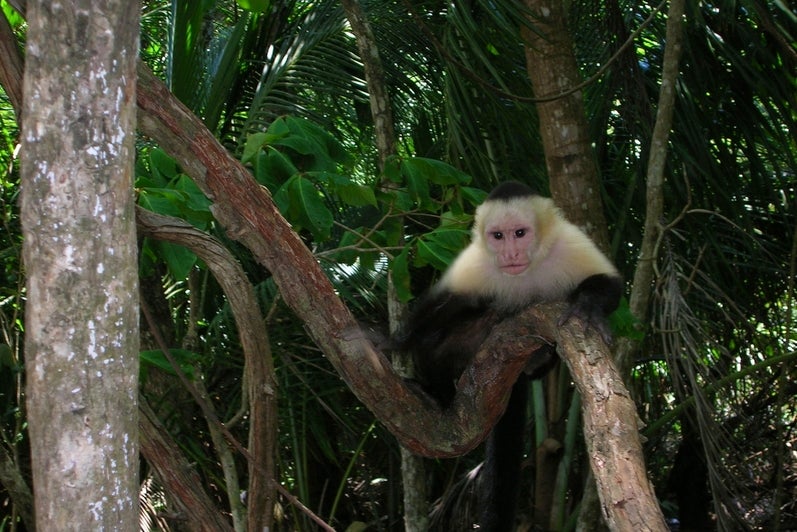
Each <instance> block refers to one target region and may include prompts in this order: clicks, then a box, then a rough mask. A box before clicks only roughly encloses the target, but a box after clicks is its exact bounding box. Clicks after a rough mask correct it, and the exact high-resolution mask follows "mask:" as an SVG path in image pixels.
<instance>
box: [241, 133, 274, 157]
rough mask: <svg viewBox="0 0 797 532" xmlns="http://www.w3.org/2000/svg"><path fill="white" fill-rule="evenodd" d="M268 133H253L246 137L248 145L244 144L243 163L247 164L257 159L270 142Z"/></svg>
mask: <svg viewBox="0 0 797 532" xmlns="http://www.w3.org/2000/svg"><path fill="white" fill-rule="evenodd" d="M268 138H269V134H268V133H252V134H251V135H249V136H248V137H246V144H244V152H243V155H241V162H242V163H244V164H246V163H248V162H250V161H252V160H253V159H254V158H255V155H257V154H258V153H260V150H261V149H262V148H263V146H265V145H266V142H267V141H268Z"/></svg>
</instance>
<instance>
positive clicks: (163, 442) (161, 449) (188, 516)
mask: <svg viewBox="0 0 797 532" xmlns="http://www.w3.org/2000/svg"><path fill="white" fill-rule="evenodd" d="M140 401H141V415H140V416H139V420H138V423H139V427H140V431H141V432H140V434H141V454H142V455H143V456H144V458H146V460H147V462H148V463H149V465H150V466H151V467H152V468H153V469H154V470H155V473H156V474H157V475H158V480H159V481H160V482H161V484H162V485H163V487H164V488H165V489H166V492H167V493H168V494H169V498H170V500H172V501H174V503H175V505H176V506H177V508H178V510H179V513H178V514H177V515H173V516H172V518H173V520H174V524H175V525H178V528H180V529H182V528H183V527H184V528H185V529H186V530H194V531H196V532H224V531H232V526H231V525H230V523H229V522H228V521H227V520H226V519H224V517H223V516H222V514H221V512H219V511H218V509H217V508H216V505H215V504H214V502H213V500H212V499H211V498H210V497H209V496H208V494H207V493H206V492H205V490H204V489H203V488H202V481H201V479H200V477H199V475H198V474H197V472H196V471H195V470H194V468H193V466H192V465H191V464H190V463H188V461H187V460H186V459H185V457H184V456H183V454H182V452H181V451H180V448H179V447H178V446H177V444H175V443H174V441H172V439H171V438H170V437H169V435H168V434H169V431H168V430H167V429H166V427H164V426H163V425H162V424H161V422H160V420H158V417H157V416H156V415H155V413H154V412H152V409H150V407H149V405H147V404H146V402H145V400H144V399H143V398H141V399H140Z"/></svg>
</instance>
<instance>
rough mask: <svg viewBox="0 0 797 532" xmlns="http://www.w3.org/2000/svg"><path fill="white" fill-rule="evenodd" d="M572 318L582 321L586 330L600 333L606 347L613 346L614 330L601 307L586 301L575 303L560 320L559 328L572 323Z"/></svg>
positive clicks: (581, 300)
mask: <svg viewBox="0 0 797 532" xmlns="http://www.w3.org/2000/svg"><path fill="white" fill-rule="evenodd" d="M570 318H578V319H580V320H581V321H582V322H583V323H584V328H585V330H589V329H590V328H592V329H595V330H596V331H598V333H600V335H601V338H603V341H604V342H606V345H611V343H612V329H611V327H610V326H609V319H608V316H606V311H605V309H604V308H603V307H602V306H601V305H596V304H595V303H591V302H589V301H585V300H584V299H580V300H577V301H574V302H573V303H572V304H571V305H570V306H569V307H568V308H567V310H566V311H565V312H564V313H563V314H562V316H561V317H560V318H559V321H558V322H557V326H559V327H561V326H563V325H564V324H565V323H567V322H568V321H570Z"/></svg>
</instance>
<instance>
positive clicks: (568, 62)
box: [523, 0, 609, 250]
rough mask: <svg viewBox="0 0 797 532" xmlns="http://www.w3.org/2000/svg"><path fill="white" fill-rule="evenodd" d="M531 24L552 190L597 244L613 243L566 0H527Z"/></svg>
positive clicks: (532, 67)
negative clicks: (566, 9)
mask: <svg viewBox="0 0 797 532" xmlns="http://www.w3.org/2000/svg"><path fill="white" fill-rule="evenodd" d="M525 1H526V7H528V9H529V13H530V15H529V18H530V24H532V25H533V27H534V31H531V30H529V29H525V31H524V32H523V37H524V39H525V41H526V68H527V70H528V73H529V79H530V80H531V85H532V88H533V89H534V96H535V98H538V99H540V100H543V101H540V102H538V103H537V114H538V115H539V118H540V136H541V138H542V144H543V149H544V150H545V165H546V167H547V169H548V179H549V181H550V188H551V196H552V197H553V199H554V201H555V202H556V204H557V205H559V206H560V207H561V208H562V210H563V211H564V212H565V213H566V214H567V217H568V218H569V219H570V221H572V222H573V223H574V224H576V225H578V226H579V227H582V228H583V229H584V230H585V231H586V232H587V234H589V235H590V237H592V239H593V240H595V242H596V243H597V244H598V246H599V247H600V248H601V249H603V250H607V249H608V247H609V238H608V232H607V231H606V219H605V217H604V214H603V203H602V201H601V194H600V190H601V189H600V177H599V175H598V165H597V161H596V160H595V153H594V151H593V149H592V139H590V137H589V127H588V124H587V115H586V112H585V110H584V101H583V96H582V94H581V91H580V90H576V91H573V90H572V89H573V88H574V87H576V86H578V84H579V83H580V82H581V75H580V73H579V70H578V64H577V63H576V57H575V54H574V51H573V42H572V40H571V38H570V32H569V30H568V27H567V20H566V18H567V15H566V13H565V6H566V4H565V3H564V2H560V1H558V0H525Z"/></svg>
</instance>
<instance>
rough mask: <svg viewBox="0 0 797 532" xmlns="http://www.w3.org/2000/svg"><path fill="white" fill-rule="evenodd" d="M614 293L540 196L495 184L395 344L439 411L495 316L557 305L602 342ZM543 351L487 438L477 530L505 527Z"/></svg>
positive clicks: (549, 356)
mask: <svg viewBox="0 0 797 532" xmlns="http://www.w3.org/2000/svg"><path fill="white" fill-rule="evenodd" d="M621 293H622V280H621V278H620V276H619V274H618V272H617V269H616V268H615V267H614V265H613V264H612V263H611V262H610V261H609V259H607V258H606V256H605V255H604V254H603V253H601V251H600V250H599V249H598V248H597V247H596V246H595V244H594V243H593V242H592V240H590V238H589V237H588V236H587V235H586V234H584V232H582V231H581V230H580V229H579V228H578V227H576V226H575V225H573V224H571V223H570V222H568V221H567V220H566V219H565V218H564V216H563V215H562V213H561V212H560V211H559V209H558V208H557V207H556V206H555V205H554V204H553V201H552V200H551V199H550V198H545V197H542V196H538V195H536V194H534V192H533V191H532V190H531V189H530V188H529V187H527V186H526V185H524V184H522V183H518V182H515V181H510V182H506V183H503V184H501V185H498V186H497V187H496V188H495V189H494V190H493V191H492V192H491V193H490V195H489V196H487V199H486V200H485V201H484V203H483V204H482V205H481V206H479V208H478V209H476V216H475V221H474V224H473V230H472V237H471V243H470V245H469V246H468V247H467V248H465V249H464V250H463V251H462V252H461V253H460V254H459V256H458V257H457V258H456V259H455V260H454V262H453V263H452V264H451V266H450V267H449V268H448V270H447V271H446V272H445V274H444V275H443V277H442V279H441V280H440V281H439V282H438V283H437V284H436V285H435V286H434V287H433V288H432V289H431V290H430V292H429V294H428V295H427V296H425V297H424V298H423V299H421V301H420V302H419V304H418V305H417V306H416V308H415V309H414V310H413V312H412V313H411V315H410V317H409V319H408V320H407V322H406V324H405V326H404V328H403V330H402V332H401V333H400V334H399V337H398V338H397V343H398V345H399V346H400V347H401V348H402V350H404V351H408V352H410V353H412V357H413V361H414V364H415V372H416V380H417V381H418V383H419V384H420V385H421V387H422V388H423V389H424V391H426V392H427V393H428V394H429V395H431V396H432V397H433V398H434V399H436V400H437V402H438V403H439V404H440V405H441V406H442V407H443V408H446V407H448V406H450V404H451V402H452V401H453V399H454V395H455V394H456V382H457V380H458V379H459V377H460V375H461V374H462V372H463V371H464V370H465V368H466V367H467V365H468V364H470V362H471V360H472V359H473V357H474V355H475V354H476V352H477V351H478V350H479V348H480V346H481V344H482V342H483V341H484V340H485V339H486V338H487V336H488V335H489V334H490V331H491V330H492V328H493V327H494V326H495V325H496V324H498V323H499V322H500V321H502V320H503V319H506V318H508V317H512V316H514V315H516V314H517V313H519V312H520V311H521V310H523V309H524V308H525V307H527V306H528V305H531V304H535V303H541V302H551V301H567V302H569V306H568V309H567V310H566V311H565V313H564V314H563V315H562V316H561V318H560V320H559V324H560V325H563V324H564V323H565V322H566V321H567V320H569V319H570V318H571V317H573V316H576V317H578V318H581V319H582V320H584V321H585V322H586V324H587V326H588V327H594V328H596V329H597V330H598V331H600V333H601V335H602V336H603V337H604V339H605V340H607V342H608V341H609V340H610V339H611V335H610V330H609V325H608V321H607V317H608V315H609V314H610V313H611V312H612V311H614V310H615V309H616V308H617V305H618V304H619V301H620V296H621ZM553 357H554V355H553V353H552V352H551V350H548V352H547V353H545V352H543V353H542V354H541V355H540V356H539V357H538V355H535V356H534V357H532V361H531V363H530V365H529V367H527V369H526V374H523V375H521V376H520V377H519V378H518V382H517V384H515V386H514V388H513V390H512V394H511V396H510V399H509V403H508V404H507V408H506V410H505V411H504V414H503V415H502V417H501V419H500V420H499V421H498V423H497V424H496V426H495V427H494V428H493V431H492V432H491V434H490V436H489V438H488V440H487V445H486V455H487V456H486V459H485V463H484V466H483V467H482V471H481V479H480V484H479V485H480V497H479V499H480V503H479V504H480V518H479V530H481V531H482V532H484V531H487V532H508V531H511V530H513V529H514V527H515V512H516V506H517V497H518V493H517V492H518V488H519V482H520V464H521V460H522V455H523V446H524V440H525V438H524V433H523V432H524V428H525V411H526V400H527V388H528V383H527V380H528V378H540V377H542V376H543V375H544V374H545V373H546V372H547V371H548V369H550V364H548V362H549V361H551V360H553ZM537 358H539V359H540V362H538V363H537V364H536V365H535V364H534V359H537Z"/></svg>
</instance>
